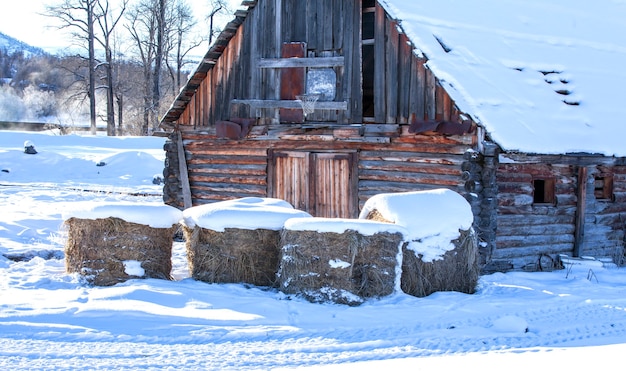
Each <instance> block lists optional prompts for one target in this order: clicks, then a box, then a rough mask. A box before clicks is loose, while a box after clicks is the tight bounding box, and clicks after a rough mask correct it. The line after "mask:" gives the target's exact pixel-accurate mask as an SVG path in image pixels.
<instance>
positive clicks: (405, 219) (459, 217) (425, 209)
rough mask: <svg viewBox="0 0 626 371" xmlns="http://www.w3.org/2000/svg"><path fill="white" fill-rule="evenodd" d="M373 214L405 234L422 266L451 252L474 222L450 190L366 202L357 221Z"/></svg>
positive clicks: (381, 196)
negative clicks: (377, 213)
mask: <svg viewBox="0 0 626 371" xmlns="http://www.w3.org/2000/svg"><path fill="white" fill-rule="evenodd" d="M374 210H376V211H378V212H379V213H380V214H381V215H382V217H383V218H385V219H386V220H388V221H389V222H392V223H395V224H397V225H400V226H402V227H404V228H405V229H406V230H407V239H408V241H409V244H408V246H407V248H408V249H410V250H412V251H414V252H415V253H416V254H418V255H421V257H422V261H424V262H430V261H433V260H438V259H441V258H442V257H443V255H444V254H445V253H446V252H447V251H450V250H452V249H454V244H452V241H454V240H455V239H457V238H458V237H459V236H460V232H459V231H460V230H463V231H467V230H469V229H470V228H471V227H472V222H473V220H474V215H473V214H472V208H471V206H470V204H469V203H468V202H467V200H465V198H463V196H461V195H460V194H458V193H456V192H454V191H451V190H449V189H436V190H430V191H416V192H404V193H382V194H378V195H375V196H373V197H371V198H370V199H369V200H367V202H365V205H364V206H363V210H361V214H360V215H359V218H361V219H365V218H367V217H368V215H369V214H370V213H371V212H372V211H374Z"/></svg>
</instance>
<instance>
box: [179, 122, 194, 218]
mask: <svg viewBox="0 0 626 371" xmlns="http://www.w3.org/2000/svg"><path fill="white" fill-rule="evenodd" d="M177 147H178V171H179V172H180V185H181V187H182V188H183V206H184V207H185V209H188V208H190V207H191V206H192V202H191V186H190V185H189V173H188V171H187V160H186V159H185V147H184V146H183V133H182V132H180V131H179V132H178V143H177Z"/></svg>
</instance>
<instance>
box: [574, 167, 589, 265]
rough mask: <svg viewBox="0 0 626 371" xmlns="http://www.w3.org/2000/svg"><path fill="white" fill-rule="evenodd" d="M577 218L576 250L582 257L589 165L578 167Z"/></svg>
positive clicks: (575, 254) (577, 254)
mask: <svg viewBox="0 0 626 371" xmlns="http://www.w3.org/2000/svg"><path fill="white" fill-rule="evenodd" d="M576 196H577V197H578V198H577V202H576V219H575V230H574V252H573V255H574V256H575V257H580V256H581V255H582V252H583V242H584V239H585V209H586V204H587V167H585V166H580V167H579V168H578V190H577V193H576Z"/></svg>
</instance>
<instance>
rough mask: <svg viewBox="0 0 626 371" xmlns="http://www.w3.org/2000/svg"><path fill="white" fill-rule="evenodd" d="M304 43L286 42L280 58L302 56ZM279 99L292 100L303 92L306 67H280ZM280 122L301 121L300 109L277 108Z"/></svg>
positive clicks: (302, 119) (302, 117)
mask: <svg viewBox="0 0 626 371" xmlns="http://www.w3.org/2000/svg"><path fill="white" fill-rule="evenodd" d="M305 55H306V44H305V43H302V42H299V43H288V44H283V46H282V53H281V56H282V58H292V57H300V58H302V57H304V56H305ZM280 76H281V79H280V99H286V100H294V99H296V96H297V95H298V94H302V93H304V89H305V86H304V84H305V81H306V68H282V69H281V70H280ZM279 114H280V121H281V122H303V121H304V115H303V113H302V110H301V109H288V108H281V109H280V110H279Z"/></svg>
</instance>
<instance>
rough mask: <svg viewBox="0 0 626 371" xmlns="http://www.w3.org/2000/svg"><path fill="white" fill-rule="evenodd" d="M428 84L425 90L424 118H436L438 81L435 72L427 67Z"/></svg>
mask: <svg viewBox="0 0 626 371" xmlns="http://www.w3.org/2000/svg"><path fill="white" fill-rule="evenodd" d="M425 72H426V84H425V91H424V120H426V121H429V120H434V119H435V105H436V99H435V90H436V85H437V81H436V79H435V74H433V72H432V71H431V70H430V68H426V71H425Z"/></svg>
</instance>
